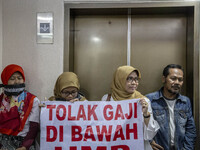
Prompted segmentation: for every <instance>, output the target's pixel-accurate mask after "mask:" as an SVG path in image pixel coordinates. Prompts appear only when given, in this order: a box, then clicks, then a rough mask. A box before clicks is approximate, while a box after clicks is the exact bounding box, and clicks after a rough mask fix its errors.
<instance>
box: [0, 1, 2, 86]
mask: <svg viewBox="0 0 200 150" xmlns="http://www.w3.org/2000/svg"><path fill="white" fill-rule="evenodd" d="M1 70H2V0H0V71H1ZM0 83H1V80H0Z"/></svg>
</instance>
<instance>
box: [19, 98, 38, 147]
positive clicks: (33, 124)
mask: <svg viewBox="0 0 200 150" xmlns="http://www.w3.org/2000/svg"><path fill="white" fill-rule="evenodd" d="M39 104H40V101H39V99H38V98H37V97H35V98H34V102H33V107H32V109H31V112H30V114H29V117H28V121H29V131H28V133H27V134H26V136H25V137H24V140H23V142H22V145H21V147H20V148H19V149H17V150H24V148H26V149H27V150H28V149H29V147H30V146H31V145H32V144H33V142H34V140H35V138H36V136H37V133H38V131H39V112H40V109H39Z"/></svg>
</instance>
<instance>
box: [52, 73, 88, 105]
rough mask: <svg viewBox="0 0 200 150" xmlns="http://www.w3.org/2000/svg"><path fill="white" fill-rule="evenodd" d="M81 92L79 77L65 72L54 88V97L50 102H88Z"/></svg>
mask: <svg viewBox="0 0 200 150" xmlns="http://www.w3.org/2000/svg"><path fill="white" fill-rule="evenodd" d="M79 90H80V84H79V80H78V77H77V75H76V74H75V73H73V72H64V73H62V74H61V75H60V76H59V77H58V79H57V81H56V84H55V87H54V96H52V97H50V98H49V100H58V101H70V102H74V101H83V100H86V99H85V97H84V96H83V95H82V94H81V93H80V92H79Z"/></svg>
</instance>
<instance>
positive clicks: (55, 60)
mask: <svg viewBox="0 0 200 150" xmlns="http://www.w3.org/2000/svg"><path fill="white" fill-rule="evenodd" d="M37 12H53V15H54V43H53V44H37V43H36V14H37ZM0 27H1V25H0ZM63 28H64V3H63V0H57V1H54V0H40V1H34V0H4V1H3V60H2V61H3V64H2V66H3V67H5V66H6V65H8V64H11V63H16V64H19V65H21V66H22V67H23V68H24V70H25V76H26V87H27V89H28V90H29V91H30V92H32V93H33V94H35V95H37V96H38V97H39V99H41V100H43V99H44V97H45V96H46V97H50V96H52V94H53V88H54V84H55V81H56V78H57V77H58V75H59V74H60V73H62V72H63V45H64V44H63V43H64V42H63V41H64V40H63V34H64V29H63Z"/></svg>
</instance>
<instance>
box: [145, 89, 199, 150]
mask: <svg viewBox="0 0 200 150" xmlns="http://www.w3.org/2000/svg"><path fill="white" fill-rule="evenodd" d="M162 89H163V88H161V89H160V90H159V91H157V92H154V93H150V94H148V95H146V96H147V98H149V99H150V101H151V106H152V110H153V116H154V119H155V120H156V121H157V122H158V124H159V125H160V129H159V131H158V132H157V134H156V136H155V137H154V140H155V142H156V143H158V144H159V145H161V146H162V147H163V148H164V149H165V150H170V141H171V139H170V127H169V119H170V117H169V109H168V106H167V103H166V102H165V100H164V98H163V94H162ZM174 121H175V135H174V144H175V149H176V150H193V149H194V144H195V139H196V128H195V124H194V118H193V116H192V109H191V104H190V99H189V98H188V97H186V96H183V95H181V94H179V95H178V97H177V101H176V104H175V106H174Z"/></svg>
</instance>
